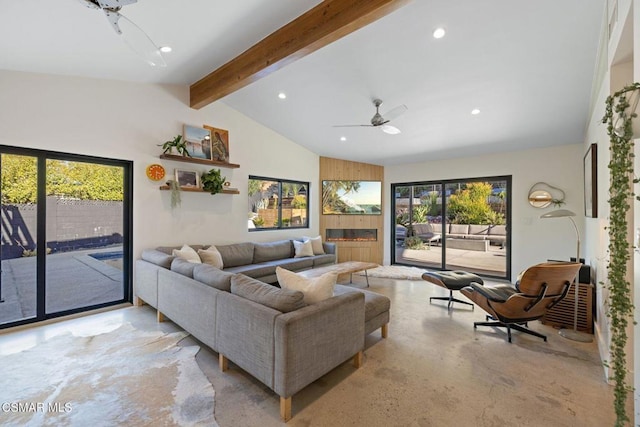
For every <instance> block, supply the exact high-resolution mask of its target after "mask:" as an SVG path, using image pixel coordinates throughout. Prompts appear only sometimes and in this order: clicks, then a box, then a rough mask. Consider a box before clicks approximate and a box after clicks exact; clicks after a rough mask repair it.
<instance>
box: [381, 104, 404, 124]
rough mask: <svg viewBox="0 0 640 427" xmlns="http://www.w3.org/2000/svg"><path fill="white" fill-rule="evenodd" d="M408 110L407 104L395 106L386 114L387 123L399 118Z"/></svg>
mask: <svg viewBox="0 0 640 427" xmlns="http://www.w3.org/2000/svg"><path fill="white" fill-rule="evenodd" d="M407 110H408V108H407V106H406V105H404V104H402V105H398V106H397V107H396V108H393V109H391V110H389V111H387V113H386V114H385V115H384V120H385V123H386V122H389V121H391V120H393V119H395V118H397V117H398V116H400V115H401V114H402V113H404V112H405V111H407Z"/></svg>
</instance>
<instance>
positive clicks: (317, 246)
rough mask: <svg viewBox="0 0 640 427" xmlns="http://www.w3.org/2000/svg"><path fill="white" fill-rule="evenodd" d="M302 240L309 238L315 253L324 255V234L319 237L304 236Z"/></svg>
mask: <svg viewBox="0 0 640 427" xmlns="http://www.w3.org/2000/svg"><path fill="white" fill-rule="evenodd" d="M302 240H309V241H310V242H311V247H313V254H314V255H324V247H323V246H322V236H318V237H302Z"/></svg>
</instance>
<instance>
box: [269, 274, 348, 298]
mask: <svg viewBox="0 0 640 427" xmlns="http://www.w3.org/2000/svg"><path fill="white" fill-rule="evenodd" d="M276 277H277V278H278V283H280V287H281V288H282V289H290V290H293V291H300V292H302V293H303V294H304V302H305V303H307V304H315V303H317V302H320V301H323V300H326V299H328V298H331V297H332V296H333V288H334V287H335V285H336V280H337V279H338V275H337V274H336V273H332V272H329V273H324V274H323V275H322V276H319V277H314V278H312V279H307V278H306V277H302V276H300V275H298V274H296V273H294V272H293V271H289V270H285V269H284V268H282V267H276Z"/></svg>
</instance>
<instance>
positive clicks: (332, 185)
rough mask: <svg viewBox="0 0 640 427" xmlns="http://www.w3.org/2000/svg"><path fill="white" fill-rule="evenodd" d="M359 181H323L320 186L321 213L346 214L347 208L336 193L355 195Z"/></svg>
mask: <svg viewBox="0 0 640 427" xmlns="http://www.w3.org/2000/svg"><path fill="white" fill-rule="evenodd" d="M359 189H360V181H325V182H324V183H323V185H322V211H323V212H325V213H328V212H329V213H341V212H347V211H348V209H349V206H347V204H346V203H345V202H344V201H342V200H341V199H340V196H338V192H339V191H340V190H342V191H343V192H344V194H345V195H346V194H349V193H357V192H358V190H359Z"/></svg>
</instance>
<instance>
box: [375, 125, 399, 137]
mask: <svg viewBox="0 0 640 427" xmlns="http://www.w3.org/2000/svg"><path fill="white" fill-rule="evenodd" d="M380 127H381V128H382V132H384V133H388V134H389V135H397V134H399V133H401V132H400V129H398V128H397V127H395V126H391V125H382V126H380Z"/></svg>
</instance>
